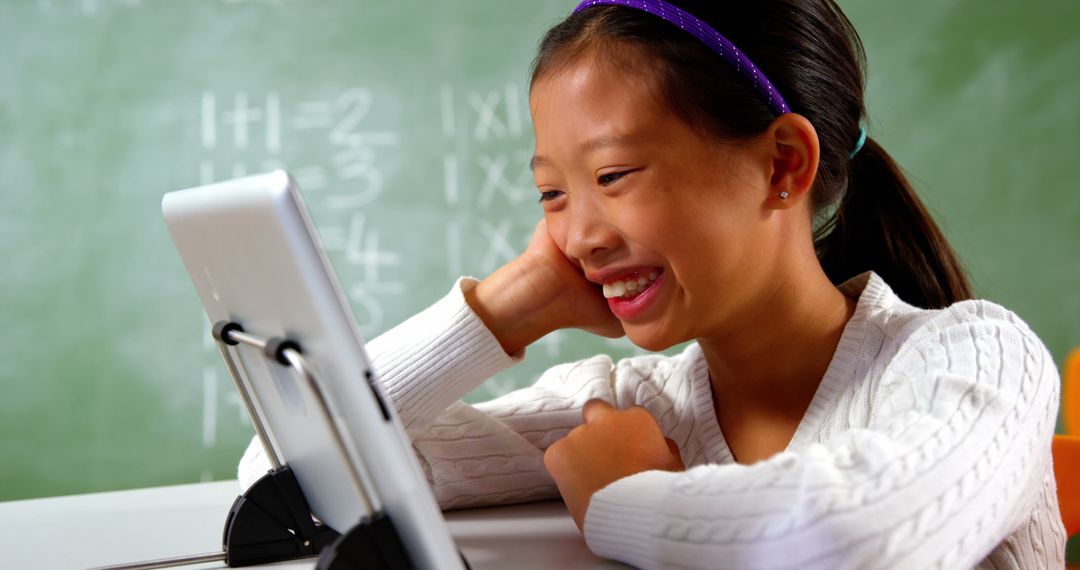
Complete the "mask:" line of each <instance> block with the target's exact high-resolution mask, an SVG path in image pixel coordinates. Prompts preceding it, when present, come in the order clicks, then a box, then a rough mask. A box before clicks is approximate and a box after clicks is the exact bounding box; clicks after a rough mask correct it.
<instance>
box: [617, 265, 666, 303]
mask: <svg viewBox="0 0 1080 570" xmlns="http://www.w3.org/2000/svg"><path fill="white" fill-rule="evenodd" d="M657 277H660V272H659V271H657V270H655V269H653V270H651V271H649V272H647V273H645V272H642V273H636V274H633V275H630V276H628V277H624V278H622V279H619V280H618V281H612V282H611V283H604V297H605V298H607V299H613V298H621V299H632V298H634V297H636V296H638V295H640V294H641V293H643V292H644V291H645V290H646V289H648V288H649V285H651V284H652V283H653V282H654V281H656V278H657Z"/></svg>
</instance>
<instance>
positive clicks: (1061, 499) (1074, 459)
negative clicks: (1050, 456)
mask: <svg viewBox="0 0 1080 570" xmlns="http://www.w3.org/2000/svg"><path fill="white" fill-rule="evenodd" d="M1052 445H1053V453H1054V478H1055V479H1057V494H1058V506H1060V507H1061V520H1062V521H1063V522H1064V523H1065V534H1066V535H1068V536H1073V535H1075V534H1077V533H1078V532H1080V436H1075V435H1055V436H1054V442H1053V444H1052Z"/></svg>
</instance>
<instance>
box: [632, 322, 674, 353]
mask: <svg viewBox="0 0 1080 570" xmlns="http://www.w3.org/2000/svg"><path fill="white" fill-rule="evenodd" d="M623 329H624V330H626V338H628V339H630V342H632V343H634V344H635V345H637V346H639V347H641V348H644V349H645V350H648V351H650V352H661V351H664V350H667V349H669V348H671V347H673V346H675V345H676V344H679V343H680V342H681V340H679V339H676V338H673V337H671V336H668V335H664V334H657V331H647V330H640V329H637V328H634V327H627V326H626V325H625V324H624V325H623Z"/></svg>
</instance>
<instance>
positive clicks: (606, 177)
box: [596, 170, 633, 186]
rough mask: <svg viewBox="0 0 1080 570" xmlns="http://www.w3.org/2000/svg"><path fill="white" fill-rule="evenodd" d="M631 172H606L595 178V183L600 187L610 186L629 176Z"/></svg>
mask: <svg viewBox="0 0 1080 570" xmlns="http://www.w3.org/2000/svg"><path fill="white" fill-rule="evenodd" d="M631 172H633V170H620V171H618V172H608V173H605V174H601V175H600V176H597V177H596V183H597V184H599V185H601V186H610V185H612V184H614V183H615V182H617V181H618V180H619V179H620V178H622V177H624V176H626V175H627V174H630V173H631Z"/></svg>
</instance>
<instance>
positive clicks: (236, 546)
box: [222, 466, 338, 566]
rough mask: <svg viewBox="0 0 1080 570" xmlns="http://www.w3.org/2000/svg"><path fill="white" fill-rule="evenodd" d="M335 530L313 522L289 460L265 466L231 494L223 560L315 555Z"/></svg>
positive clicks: (238, 562) (237, 562)
mask: <svg viewBox="0 0 1080 570" xmlns="http://www.w3.org/2000/svg"><path fill="white" fill-rule="evenodd" d="M337 537H338V533H337V532H335V531H334V530H333V529H331V528H330V527H327V526H325V525H322V524H316V523H315V521H314V520H313V519H312V518H311V509H310V508H309V507H308V504H307V500H306V499H304V494H303V492H302V491H300V485H299V484H298V483H297V482H296V476H295V475H293V473H292V470H290V469H289V467H288V466H284V467H282V468H281V469H276V470H274V471H270V472H269V473H267V474H266V475H264V476H263V478H262V479H259V480H258V481H256V482H255V484H254V485H252V486H251V488H250V489H248V490H247V492H245V493H244V494H243V495H241V496H239V497H237V498H236V501H234V502H233V505H232V509H230V510H229V516H228V518H227V519H225V533H224V537H223V540H222V543H223V545H224V548H225V563H226V565H228V566H250V565H252V564H261V563H267V562H276V561H278V560H290V559H293V558H306V557H309V556H315V555H317V554H319V552H321V551H322V549H323V547H325V546H327V545H328V544H330V543H331V542H333V541H334V540H335V539H336V538H337Z"/></svg>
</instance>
